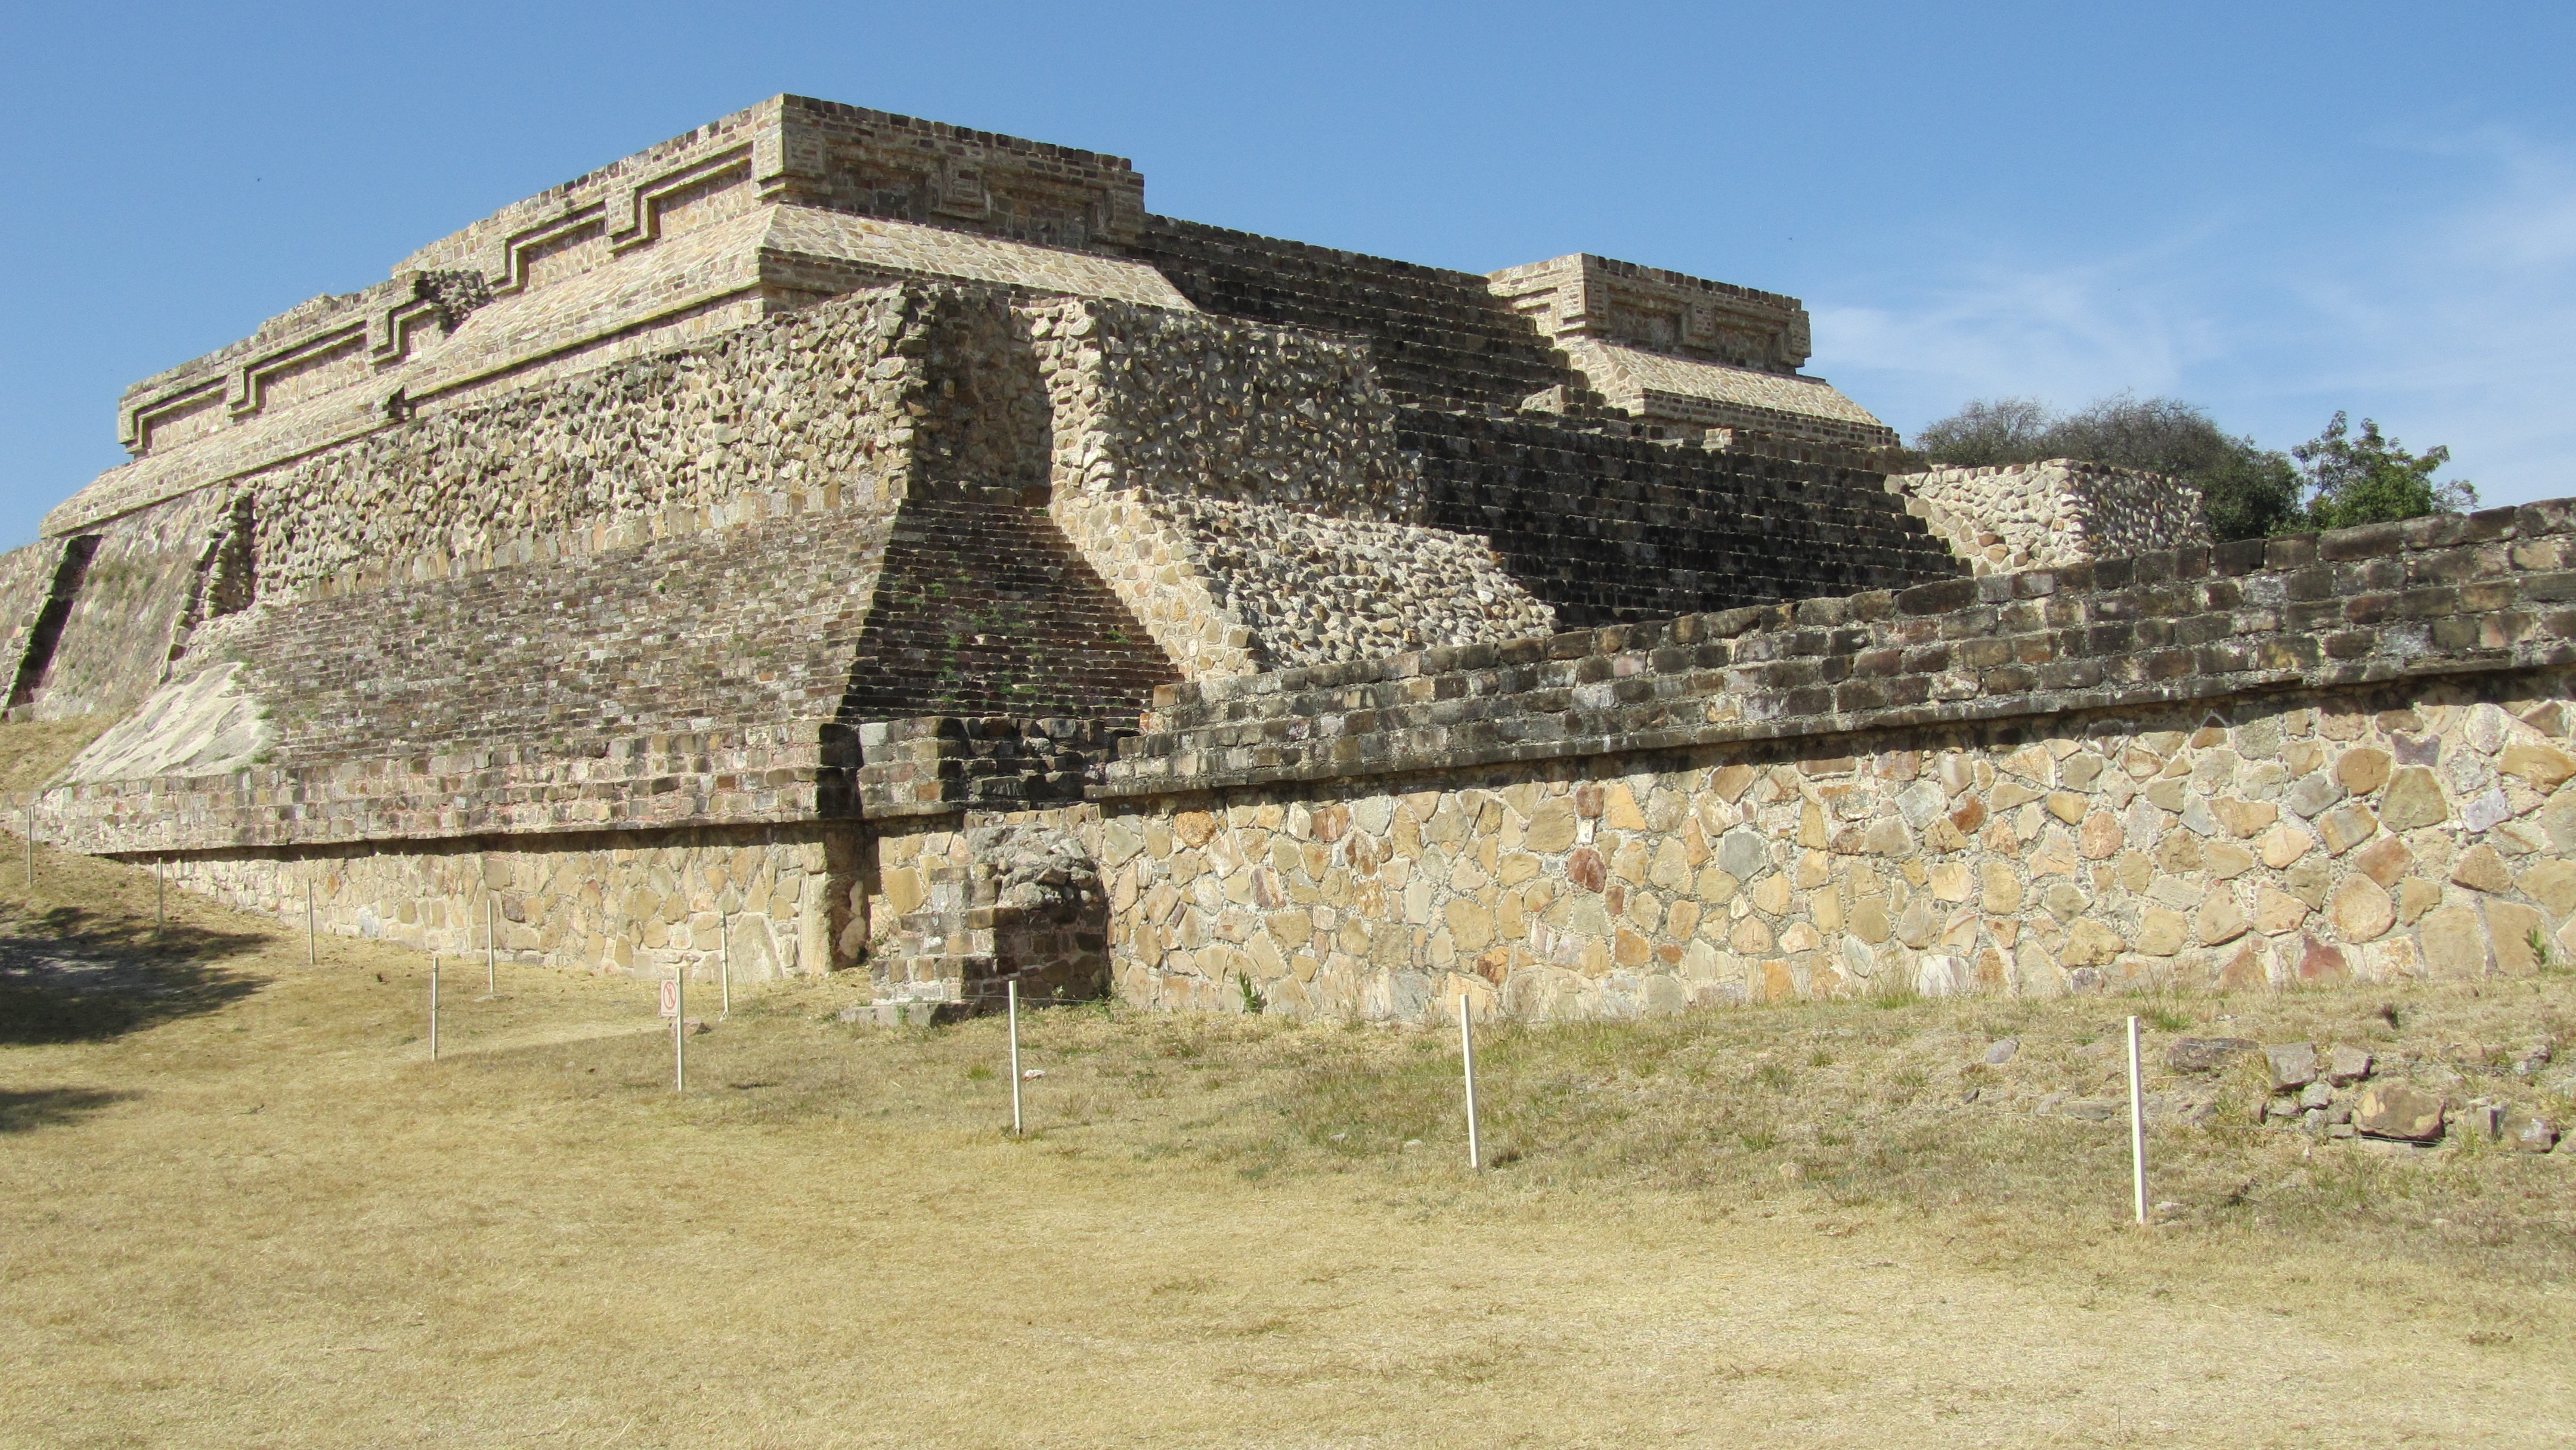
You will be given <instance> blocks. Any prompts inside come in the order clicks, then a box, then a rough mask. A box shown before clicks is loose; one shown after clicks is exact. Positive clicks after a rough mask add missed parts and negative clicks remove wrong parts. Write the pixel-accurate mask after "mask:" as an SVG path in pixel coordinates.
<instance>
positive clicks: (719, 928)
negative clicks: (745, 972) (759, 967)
mask: <svg viewBox="0 0 2576 1450" xmlns="http://www.w3.org/2000/svg"><path fill="white" fill-rule="evenodd" d="M716 969H717V970H718V971H720V972H722V973H723V974H724V976H723V977H722V979H721V980H722V981H723V983H724V1011H723V1012H722V1013H720V1014H718V1015H720V1016H724V1017H731V1016H732V1015H733V919H732V918H731V917H729V916H727V915H725V914H724V913H723V912H721V911H719V912H717V913H716Z"/></svg>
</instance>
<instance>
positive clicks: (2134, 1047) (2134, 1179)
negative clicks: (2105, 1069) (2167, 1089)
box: [2129, 1017, 2147, 1226]
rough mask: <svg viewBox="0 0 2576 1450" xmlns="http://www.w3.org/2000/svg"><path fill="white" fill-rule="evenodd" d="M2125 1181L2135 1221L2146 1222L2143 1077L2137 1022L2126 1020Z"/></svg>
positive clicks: (2145, 1106) (2145, 1118)
mask: <svg viewBox="0 0 2576 1450" xmlns="http://www.w3.org/2000/svg"><path fill="white" fill-rule="evenodd" d="M2129 1178H2130V1187H2131V1189H2132V1190H2134V1192H2135V1195H2136V1198H2137V1201H2138V1202H2137V1209H2138V1222H2139V1224H2140V1225H2141V1226H2143V1225H2144V1224H2145V1223H2146V1221H2147V1098H2146V1077H2145V1075H2144V1074H2142V1073H2141V1072H2140V1071H2139V1070H2138V1019H2137V1018H2135V1017H2132V1018H2130V1019H2129Z"/></svg>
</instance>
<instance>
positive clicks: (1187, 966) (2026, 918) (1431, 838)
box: [1097, 676, 2576, 1018]
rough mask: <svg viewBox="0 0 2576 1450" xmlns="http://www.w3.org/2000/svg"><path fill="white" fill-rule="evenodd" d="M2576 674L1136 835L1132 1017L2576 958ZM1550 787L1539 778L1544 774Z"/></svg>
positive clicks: (1386, 796)
mask: <svg viewBox="0 0 2576 1450" xmlns="http://www.w3.org/2000/svg"><path fill="white" fill-rule="evenodd" d="M2567 686H2568V681H2567V680H2566V679H2565V678H2564V677H2560V676H2552V677H2547V678H2537V679H2529V680H2523V681H2518V682H2515V684H2514V687H2513V688H2511V689H2510V690H2509V691H2507V692H2505V693H2504V694H2503V695H2501V696H2500V697H2498V698H2492V699H2490V698H2487V695H2488V694H2489V693H2491V692H2488V691H2482V690H2478V689H2473V688H2458V687H2444V688H2437V689H2434V690H2431V691H2428V692H2426V693H2425V694H2423V695H2421V696H2418V697H2416V698H2414V699H2413V700H2412V701H2411V702H2409V703H2403V704H2400V703H2396V702H2395V701H2393V700H2392V699H2390V698H2389V697H2387V696H2384V695H2383V696H2378V697H2373V696H2370V695H2345V696H2336V697H2324V698H2311V699H2290V700H2282V699H2277V698H2272V699H2257V700H2252V701H2245V702H2237V703H2233V704H2230V705H2224V706H2221V707H2219V708H2217V709H2214V710H2213V709H2211V708H2209V707H2206V706H2185V707H2177V708H2173V709H2166V710H2159V711H2153V712H2146V713H2126V712H2123V713H2107V712H2106V713H2097V714H2077V715H2069V716H2058V717H2050V718H2048V719H2045V720H2041V721H2034V722H2031V723H2029V724H2028V725H2026V726H2015V727H2007V728H2000V729H1994V730H1971V731H1941V732H1904V733H1900V734H1896V735H1893V736H1878V737H1875V738H1871V737H1862V738H1841V739H1825V740H1820V741H1816V742H1813V743H1808V742H1796V743H1792V742H1777V743H1773V744H1771V745H1768V746H1765V747H1762V748H1756V749H1737V750H1705V751H1696V752H1690V753H1687V754H1684V755H1681V756H1678V757H1672V756H1666V757H1660V758H1658V757H1645V758H1633V757H1632V758H1624V759H1623V758H1616V757H1611V758H1599V759H1591V760H1585V761H1582V762H1580V763H1573V764H1565V765H1559V766H1556V767H1553V768H1549V769H1545V770H1542V771H1536V772H1502V771H1492V770H1487V771H1477V772H1462V773H1460V774H1458V775H1456V776H1452V777H1448V778H1441V777H1430V778H1405V779H1400V780H1396V781H1391V782H1389V783H1388V784H1387V785H1386V786H1384V787H1381V788H1378V789H1372V790H1352V789H1348V788H1334V787H1330V786H1326V787H1322V788H1312V789H1301V790H1281V791H1259V790H1255V791H1245V792H1239V793H1229V794H1228V795H1227V796H1226V797H1224V798H1222V799H1217V798H1182V799H1174V800H1170V801H1167V802H1158V803H1157V806H1156V808H1155V809H1153V810H1151V811H1147V812H1134V813H1128V812H1118V811H1114V810H1113V811H1112V812H1111V813H1110V814H1109V815H1108V816H1107V817H1106V819H1105V820H1103V821H1102V822H1101V823H1100V825H1099V826H1098V827H1097V830H1098V833H1099V837H1098V838H1099V841H1100V859H1101V861H1102V862H1103V864H1104V865H1105V866H1106V867H1107V868H1108V870H1109V877H1108V880H1109V887H1110V900H1111V905H1112V910H1113V927H1114V930H1113V940H1114V942H1115V944H1116V963H1117V974H1118V983H1119V987H1120V990H1121V991H1122V992H1123V993H1124V994H1125V995H1126V996H1127V997H1128V998H1129V999H1130V1000H1133V1001H1137V1002H1140V1003H1150V1004H1153V1005H1158V1006H1173V1007H1181V1006H1190V1007H1219V1008H1221V1007H1226V1006H1229V1005H1231V1004H1232V1003H1234V1002H1235V1001H1236V999H1237V996H1238V991H1237V988H1236V987H1235V986H1234V985H1233V983H1234V982H1235V979H1237V978H1244V979H1248V980H1249V981H1250V982H1251V983H1252V984H1253V985H1254V986H1255V987H1257V988H1258V989H1259V990H1260V991H1261V992H1262V993H1263V994H1264V996H1265V997H1266V998H1267V999H1268V1000H1269V1001H1270V1002H1272V1003H1274V1004H1277V1007H1278V1010H1283V1011H1291V1012H1326V1013H1356V1014H1361V1015H1368V1016H1375V1017H1394V1018H1417V1017H1422V1016H1425V1015H1429V1014H1432V1013H1435V1012H1438V1011H1442V1010H1446V1007H1447V1004H1449V1003H1451V1002H1453V1001H1454V1000H1455V999H1456V998H1457V997H1459V996H1461V995H1464V996H1466V997H1468V998H1469V999H1471V1001H1472V1002H1473V1003H1474V1004H1475V1005H1476V1008H1477V1010H1479V1011H1501V1012H1505V1013H1508V1014H1510V1015H1512V1016H1517V1017H1525V1018H1550V1017H1568V1016H1613V1017H1616V1016H1630V1015H1636V1014H1640V1013H1651V1012H1659V1011H1675V1010H1679V1009H1681V1008H1684V1007H1688V1006H1704V1005H1710V1004H1715V1003H1723V1002H1742V1001H1746V1000H1763V999H1769V998H1776V997H1783V996H1793V995H1796V996H1803V995H1820V996H1827V995H1829V996H1842V995H1869V994H1884V993H1889V992H1905V993H1912V992H1920V993H1925V994H1928V995H1945V994H1949V993H1955V992H1969V991H1982V992H1993V993H2002V994H2015V995H2026V994H2045V995H2054V994H2058V993H2063V992H2069V991H2087V990H2103V989H2119V988H2133V987H2162V986H2184V987H2193V988H2209V989H2245V988H2263V987H2280V986H2289V985H2299V984H2308V983H2335V984H2340V983H2346V982H2354V981H2390V980H2397V979H2402V978H2411V977H2418V976H2425V975H2436V976H2451V977H2459V976H2471V977H2475V976H2485V975H2488V974H2490V973H2494V974H2502V975H2517V974H2528V973H2530V972H2531V971H2533V970H2534V969H2535V968H2536V967H2537V966H2538V965H2540V964H2541V963H2542V962H2544V961H2557V962H2566V961H2569V960H2576V921H2571V912H2576V863H2571V857H2576V790H2569V789H2563V787H2564V786H2565V784H2566V782H2567V781H2568V779H2569V778H2570V776H2571V775H2576V755H2571V754H2570V753H2569V749H2570V747H2569V743H2568V741H2567V739H2566V715H2565V713H2564V709H2563V707H2562V705H2561V703H2560V702H2561V701H2563V700H2564V699H2565V698H2566V690H2567ZM1515 775H1519V776H1522V777H1523V778H1517V779H1515V778H1513V777H1514V776H1515Z"/></svg>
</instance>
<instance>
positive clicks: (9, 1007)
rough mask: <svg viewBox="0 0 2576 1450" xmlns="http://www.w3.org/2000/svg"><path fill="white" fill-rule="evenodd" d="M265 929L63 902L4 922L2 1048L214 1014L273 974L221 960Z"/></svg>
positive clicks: (90, 1038) (255, 945) (0, 926)
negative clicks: (208, 925) (143, 919)
mask: <svg viewBox="0 0 2576 1450" xmlns="http://www.w3.org/2000/svg"><path fill="white" fill-rule="evenodd" d="M267 941H268V938H267V937H266V936H265V935H263V934H257V933H251V932H222V931H208V930H205V929H204V928H202V927H191V926H171V927H168V928H166V929H163V930H158V931H156V930H154V929H153V928H152V927H150V926H148V925H142V924H138V923H136V922H134V921H131V920H129V919H127V918H125V917H123V916H108V915H105V914H102V913H99V912H94V911H89V910H86V909H84V908H81V907H76V906H58V907H55V908H53V909H52V910H50V911H47V912H46V913H45V914H44V915H43V916H42V917H38V918H34V919H29V918H25V917H19V918H15V919H11V920H7V921H5V922H0V1045H14V1046H33V1045H37V1044H42V1043H62V1042H96V1041H103V1040H105V1039H108V1038H113V1037H120V1036H123V1035H124V1034H126V1033H128V1032H134V1031H138V1030H140V1029H142V1028H146V1027H151V1026H154V1025H157V1024H159V1023H162V1022H168V1021H172V1020H174V1019H177V1018H181V1017H193V1016H197V1015H199V1014H201V1013H206V1012H212V1011H215V1010H217V1009H218V1008H221V1007H223V1006H225V1005H227V1004H229V1003H233V1002H237V1001H240V1000H241V999H242V998H244V997H247V996H249V995H250V994H251V993H253V992H256V991H258V990H259V989H260V987H261V986H263V985H265V983H266V980H267V979H266V978H263V977H255V976H250V975H246V974H244V973H241V972H236V971H230V970H227V969H225V968H224V967H223V966H222V965H221V964H222V963H223V962H225V961H227V960H229V959H231V958H234V957H238V956H240V955H242V954H244V953H246V952H252V951H256V950H258V949H259V948H260V947H262V946H264V945H266V944H267Z"/></svg>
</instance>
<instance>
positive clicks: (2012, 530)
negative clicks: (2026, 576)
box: [1887, 458, 2210, 574]
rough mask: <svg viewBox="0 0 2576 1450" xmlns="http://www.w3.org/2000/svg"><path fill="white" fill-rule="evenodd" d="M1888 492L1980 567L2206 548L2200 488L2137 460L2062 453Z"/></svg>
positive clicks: (1995, 569)
mask: <svg viewBox="0 0 2576 1450" xmlns="http://www.w3.org/2000/svg"><path fill="white" fill-rule="evenodd" d="M1887 487H1888V491H1889V492H1891V493H1895V494H1899V495H1902V496H1903V497H1904V499H1905V507H1906V511H1907V512H1908V513H1911V514H1913V515H1914V516H1916V517H1917V518H1920V519H1922V520H1924V521H1925V522H1927V523H1928V524H1930V525H1931V526H1932V530H1933V532H1934V533H1936V534H1938V535H1940V536H1941V538H1943V539H1944V540H1946V541H1948V543H1949V545H1950V547H1951V549H1952V550H1953V551H1954V552H1955V553H1957V554H1958V556H1959V557H1960V558H1961V559H1964V560H1966V561H1967V562H1968V564H1969V565H1970V566H1971V567H1972V568H1973V569H1975V571H1976V572H1977V573H1979V574H2010V573H2015V572H2018V571H2020V570H2023V569H2051V568H2055V567H2057V566H2058V565H2061V564H2076V563H2082V562H2084V561H2087V560H2092V559H2124V558H2128V557H2130V556H2131V555H2135V554H2148V553H2154V552H2156V551H2157V550H2160V549H2182V548H2190V547H2193V546H2206V545H2207V544H2208V543H2209V542H2210V538H2209V524H2208V521H2207V520H2206V519H2204V518H2203V517H2202V516H2201V511H2200V490H2198V489H2196V488H2193V487H2192V486H2191V485H2190V484H2187V483H2183V482H2181V481H2180V480H2178V479H2171V478H2166V477H2164V476H2162V475H2161V474H2154V473H2143V472H2140V471H2139V470H2137V469H2134V468H2114V467H2111V466H2109V465H2108V464H2100V463H2085V462H2082V461H2079V460H2076V459H2071V458H2052V459H2049V460H2047V461H2045V462H2042V463H2031V464H2011V465H2007V466H2003V467H1994V468H1935V469H1932V470H1930V471H1929V472H1925V473H1908V474H1899V475H1896V476H1894V477H1892V478H1890V479H1888V481H1887Z"/></svg>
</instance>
